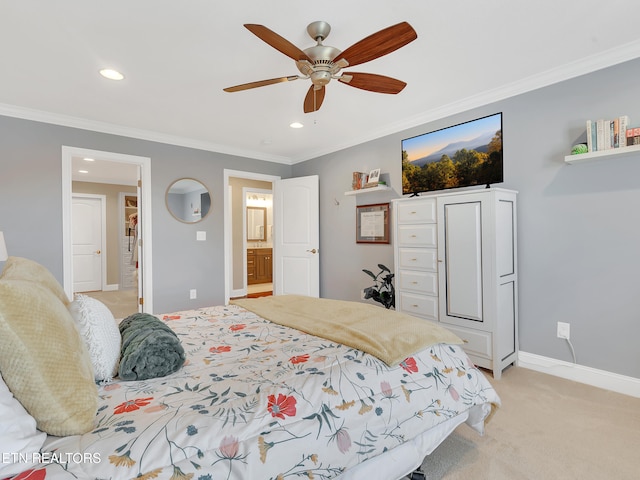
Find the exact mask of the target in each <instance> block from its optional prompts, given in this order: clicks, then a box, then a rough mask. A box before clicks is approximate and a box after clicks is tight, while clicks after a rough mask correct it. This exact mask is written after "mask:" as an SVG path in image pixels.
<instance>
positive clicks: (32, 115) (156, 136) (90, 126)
mask: <svg viewBox="0 0 640 480" xmlns="http://www.w3.org/2000/svg"><path fill="white" fill-rule="evenodd" d="M0 115H4V116H7V117H14V118H21V119H23V120H32V121H35V122H42V123H49V124H53V125H60V126H63V127H72V128H79V129H81V130H90V131H92V132H99V133H108V134H111V135H120V136H122V137H129V138H136V139H139V140H148V141H151V142H158V143H165V144H169V145H176V146H179V147H187V148H195V149H197V150H204V151H208V152H216V153H224V154H227V155H234V156H238V157H244V158H253V159H256V160H264V161H267V162H274V163H283V164H286V165H290V161H289V159H288V158H286V157H281V156H277V155H265V154H264V153H261V152H256V151H254V150H245V149H239V148H233V147H229V146H227V145H220V144H217V143H211V142H204V141H201V140H195V139H192V138H187V137H180V136H177V135H168V134H165V133H159V132H154V131H151V130H143V129H138V128H131V127H125V126H123V125H116V124H112V123H107V122H99V121H95V120H88V119H85V118H80V117H73V116H70V115H61V114H57V113H51V112H46V111H43V110H36V109H32V108H26V107H20V106H17V105H9V104H4V103H0Z"/></svg>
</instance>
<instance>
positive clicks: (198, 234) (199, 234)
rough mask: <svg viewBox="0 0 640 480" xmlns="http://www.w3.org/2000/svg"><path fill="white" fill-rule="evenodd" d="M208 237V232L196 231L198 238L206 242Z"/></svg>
mask: <svg viewBox="0 0 640 480" xmlns="http://www.w3.org/2000/svg"><path fill="white" fill-rule="evenodd" d="M206 239H207V232H196V240H198V241H200V242H204V241H205V240H206Z"/></svg>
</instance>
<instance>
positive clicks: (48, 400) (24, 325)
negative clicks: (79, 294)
mask: <svg viewBox="0 0 640 480" xmlns="http://www.w3.org/2000/svg"><path fill="white" fill-rule="evenodd" d="M0 371H1V372H2V376H3V378H4V381H5V382H6V384H7V386H8V387H9V389H10V390H11V392H13V395H14V396H15V397H16V399H17V400H18V401H19V402H20V403H21V404H22V405H23V406H24V408H25V409H26V410H27V411H28V412H29V414H31V416H33V417H34V418H35V419H36V423H37V425H38V429H40V430H42V431H43V432H46V433H49V434H51V435H57V436H65V435H76V434H82V433H86V432H88V431H89V430H91V429H92V428H93V425H94V421H95V417H96V413H97V408H98V393H97V388H96V384H95V381H94V379H93V369H92V367H91V361H90V359H89V354H88V352H87V349H86V347H85V346H84V343H83V341H82V339H81V338H80V334H79V333H78V330H77V328H76V326H75V324H74V322H73V318H71V314H70V313H69V311H68V310H67V308H66V306H65V305H64V304H63V303H62V302H61V301H60V299H59V298H57V297H56V296H55V295H54V294H53V293H52V292H51V291H50V290H49V289H47V288H45V287H43V286H42V285H40V284H37V283H32V282H26V281H23V280H4V279H0Z"/></svg>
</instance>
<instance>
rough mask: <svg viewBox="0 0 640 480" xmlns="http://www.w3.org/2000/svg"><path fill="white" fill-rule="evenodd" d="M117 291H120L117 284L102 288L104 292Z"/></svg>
mask: <svg viewBox="0 0 640 480" xmlns="http://www.w3.org/2000/svg"><path fill="white" fill-rule="evenodd" d="M115 290H120V285H118V284H117V283H114V284H111V285H105V286H104V287H102V291H103V292H113V291H115Z"/></svg>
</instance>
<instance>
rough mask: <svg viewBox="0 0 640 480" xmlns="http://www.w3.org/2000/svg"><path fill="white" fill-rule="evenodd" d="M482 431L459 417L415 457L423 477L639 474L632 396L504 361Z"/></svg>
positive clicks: (637, 403) (639, 432) (639, 442)
mask: <svg viewBox="0 0 640 480" xmlns="http://www.w3.org/2000/svg"><path fill="white" fill-rule="evenodd" d="M487 376H488V378H489V381H490V382H491V383H492V385H494V387H495V389H496V390H497V391H498V394H499V395H500V397H501V399H502V407H501V408H500V409H499V410H498V411H497V412H496V414H495V415H494V417H493V418H492V419H491V421H490V422H489V424H488V425H487V428H486V433H485V436H484V437H480V436H479V435H478V434H477V433H476V432H475V431H474V430H471V429H470V428H469V427H467V426H466V425H461V426H460V427H458V428H457V429H456V431H455V432H454V433H453V434H452V435H451V436H450V437H449V438H448V439H447V440H445V441H444V442H443V443H442V444H441V445H440V446H439V447H438V448H437V449H436V450H435V451H434V452H433V453H432V454H431V455H430V456H429V457H427V458H426V459H425V462H424V463H423V470H424V471H425V473H426V474H427V476H426V478H427V479H428V480H440V479H445V480H463V479H464V480H469V479H473V480H485V479H486V480H514V479H527V480H528V479H531V480H546V479H552V480H564V479H567V480H569V479H571V480H573V479H581V480H589V479H594V480H595V479H598V480H604V479H617V480H623V479H624V480H626V479H629V480H631V479H640V452H639V448H640V398H635V397H630V396H626V395H622V394H619V393H615V392H610V391H607V390H602V389H599V388H595V387H591V386H588V385H584V384H581V383H576V382H571V381H569V380H564V379H562V378H558V377H554V376H551V375H546V374H543V373H539V372H535V371H533V370H527V369H524V368H518V367H510V368H508V369H507V370H505V372H504V373H503V376H502V379H500V380H493V379H492V377H491V376H490V374H488V375H487Z"/></svg>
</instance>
